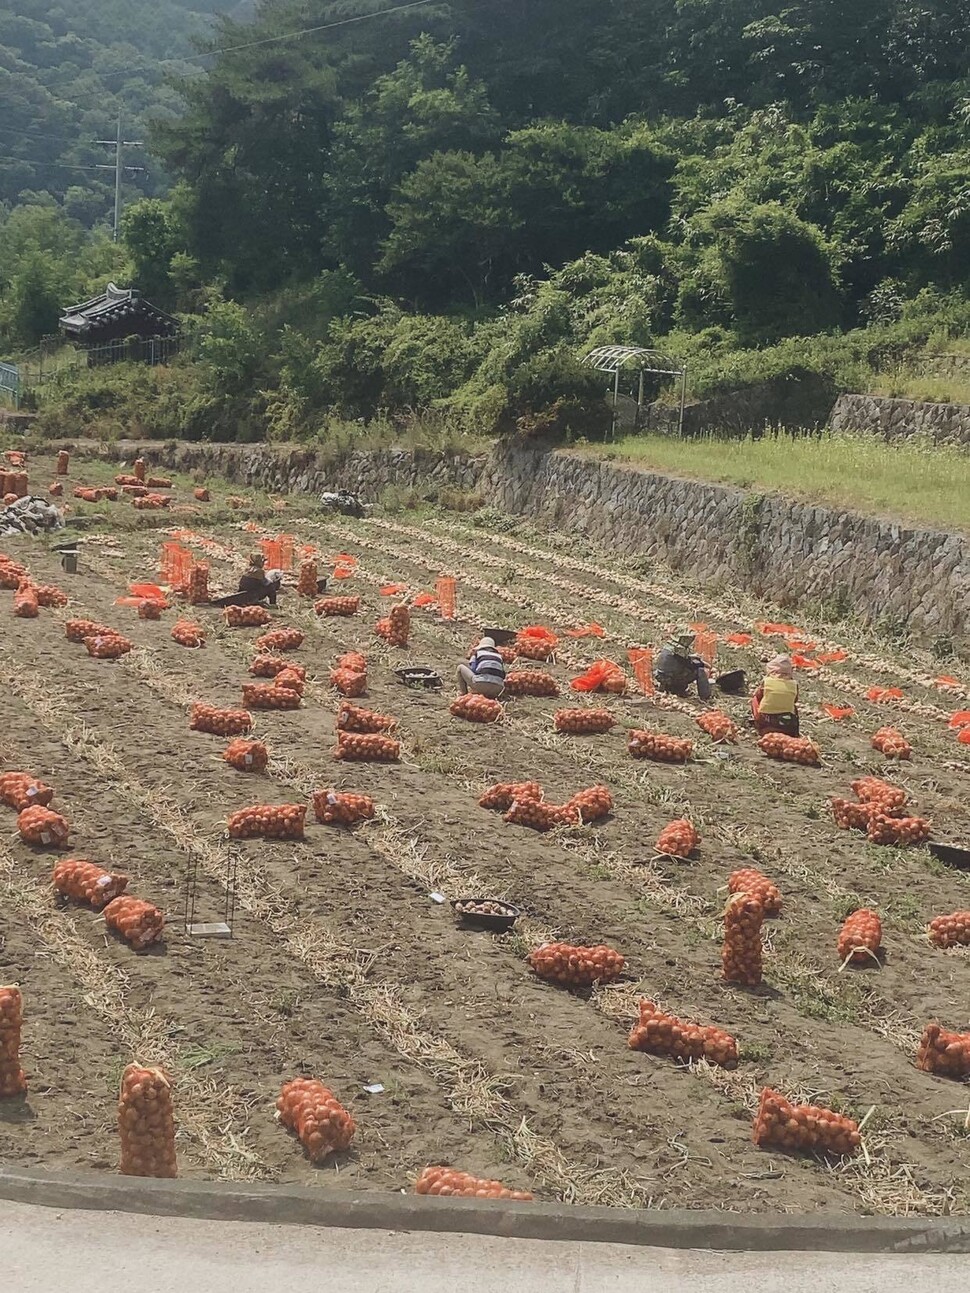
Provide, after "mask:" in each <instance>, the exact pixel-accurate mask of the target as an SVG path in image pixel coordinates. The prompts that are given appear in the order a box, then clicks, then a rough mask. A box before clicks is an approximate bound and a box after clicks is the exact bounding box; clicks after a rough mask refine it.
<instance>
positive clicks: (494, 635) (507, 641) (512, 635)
mask: <svg viewBox="0 0 970 1293" xmlns="http://www.w3.org/2000/svg"><path fill="white" fill-rule="evenodd" d="M518 636H519V635H518V633H516V631H515V629H482V637H483V638H491V639H492V641H493V642H494V643H495V645H496V646H511V645H512V643H513V642H514V641H515V639H516V638H517V637H518Z"/></svg>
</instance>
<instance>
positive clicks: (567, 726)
mask: <svg viewBox="0 0 970 1293" xmlns="http://www.w3.org/2000/svg"><path fill="white" fill-rule="evenodd" d="M553 726H554V727H555V729H556V731H557V732H564V733H566V734H567V735H569V736H595V735H597V734H599V733H601V732H608V731H609V730H610V728H611V727H615V726H616V719H615V718H614V717H613V715H612V714H611V713H610V711H609V710H608V709H557V710H556V713H555V717H554V718H553Z"/></svg>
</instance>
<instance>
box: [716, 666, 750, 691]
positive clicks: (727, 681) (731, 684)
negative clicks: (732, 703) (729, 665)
mask: <svg viewBox="0 0 970 1293" xmlns="http://www.w3.org/2000/svg"><path fill="white" fill-rule="evenodd" d="M714 681H715V682H716V683H717V685H718V687H719V688H720V689H721V691H723V692H724V693H725V695H727V696H740V695H741V693H742V692H743V691H744V689H745V687H746V686H747V685H748V675H747V674H746V673H745V672H744V670H743V669H732V670H730V672H728V673H721V674H718V676H717V677H716V678H715V679H714Z"/></svg>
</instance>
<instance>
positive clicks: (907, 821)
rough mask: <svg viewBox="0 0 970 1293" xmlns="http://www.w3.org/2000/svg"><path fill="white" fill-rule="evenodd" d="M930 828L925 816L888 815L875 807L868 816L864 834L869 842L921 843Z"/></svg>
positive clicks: (927, 835) (930, 824) (929, 831)
mask: <svg viewBox="0 0 970 1293" xmlns="http://www.w3.org/2000/svg"><path fill="white" fill-rule="evenodd" d="M932 829H933V827H932V823H931V822H929V821H928V820H927V819H926V818H925V817H890V816H889V814H888V813H884V812H882V810H881V809H879V808H877V809H876V811H875V812H874V813H873V814H872V815H871V816H870V818H869V825H868V827H867V829H866V835H867V837H868V839H869V842H870V844H899V845H908V844H922V843H924V842H925V841H926V840H928V839H929V837H930V833H931V831H932Z"/></svg>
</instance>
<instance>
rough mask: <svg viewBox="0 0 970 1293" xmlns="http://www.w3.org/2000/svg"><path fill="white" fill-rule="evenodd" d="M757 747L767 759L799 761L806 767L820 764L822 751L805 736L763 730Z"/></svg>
mask: <svg viewBox="0 0 970 1293" xmlns="http://www.w3.org/2000/svg"><path fill="white" fill-rule="evenodd" d="M758 749H759V750H760V751H761V752H762V754H767V756H768V758H769V759H778V760H779V761H780V762H782V763H801V764H803V765H804V766H805V767H806V768H820V767H821V766H822V751H821V750H820V749H819V748H818V746H817V745H816V744H815V742H814V741H810V740H809V739H808V737H807V736H787V735H786V734H785V733H784V732H765V734H764V736H763V737H762V738H761V740H760V741H759V742H758Z"/></svg>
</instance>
